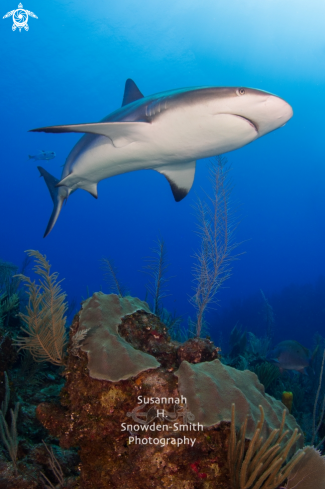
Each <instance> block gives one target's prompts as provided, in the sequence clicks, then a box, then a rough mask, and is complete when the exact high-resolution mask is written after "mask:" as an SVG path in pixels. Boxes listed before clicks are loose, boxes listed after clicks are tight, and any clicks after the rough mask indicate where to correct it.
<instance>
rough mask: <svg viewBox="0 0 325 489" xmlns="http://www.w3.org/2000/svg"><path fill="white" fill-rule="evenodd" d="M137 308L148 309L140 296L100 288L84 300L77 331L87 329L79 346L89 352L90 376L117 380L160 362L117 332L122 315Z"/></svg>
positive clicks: (130, 312) (148, 310)
mask: <svg viewBox="0 0 325 489" xmlns="http://www.w3.org/2000/svg"><path fill="white" fill-rule="evenodd" d="M139 310H144V311H146V312H148V313H150V309H149V307H148V304H146V303H145V302H142V301H140V299H137V298H133V297H119V296H117V295H115V294H109V295H106V294H103V293H102V292H97V293H95V294H94V295H93V296H92V297H90V298H89V299H87V300H86V301H85V302H83V304H82V309H81V312H80V316H79V331H80V332H82V331H84V330H88V332H87V335H86V337H85V339H84V340H83V342H82V343H81V350H82V351H84V352H86V353H87V355H88V369H89V375H90V377H92V378H93V379H99V380H109V381H111V382H118V381H120V380H125V379H129V378H130V377H134V376H136V375H138V374H139V373H140V372H142V371H144V370H148V369H152V368H157V367H159V366H160V363H159V362H157V360H156V359H155V358H154V357H153V356H152V355H149V354H148V353H144V352H142V351H140V350H136V349H135V348H133V346H131V345H130V344H129V343H127V342H126V341H125V340H124V338H122V337H121V336H120V335H119V334H118V325H119V324H120V323H121V319H122V318H123V317H124V316H128V315H129V314H133V313H134V312H136V311H139Z"/></svg>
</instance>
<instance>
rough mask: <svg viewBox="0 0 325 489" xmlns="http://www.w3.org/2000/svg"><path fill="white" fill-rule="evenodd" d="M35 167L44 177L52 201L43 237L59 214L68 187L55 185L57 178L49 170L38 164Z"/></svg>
mask: <svg viewBox="0 0 325 489" xmlns="http://www.w3.org/2000/svg"><path fill="white" fill-rule="evenodd" d="M37 168H38V169H39V171H40V174H41V176H42V177H44V180H45V183H46V185H47V188H48V189H49V191H50V194H51V197H52V201H53V211H52V214H51V216H50V219H49V222H48V224H47V227H46V230H45V233H44V236H43V237H44V238H46V236H47V235H48V234H49V233H50V231H52V229H53V227H54V224H55V223H56V221H57V218H58V217H59V215H60V212H61V209H62V205H63V202H64V201H65V200H66V199H67V198H68V195H69V189H68V188H67V187H56V185H57V183H58V182H59V180H58V179H57V178H55V177H53V176H52V175H51V174H50V173H49V172H47V171H46V170H44V168H42V167H41V166H38V167H37Z"/></svg>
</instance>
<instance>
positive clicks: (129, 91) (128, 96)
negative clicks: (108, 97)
mask: <svg viewBox="0 0 325 489" xmlns="http://www.w3.org/2000/svg"><path fill="white" fill-rule="evenodd" d="M141 98H143V95H142V93H141V92H140V90H139V89H138V87H137V86H136V84H135V83H134V81H133V80H131V78H128V79H127V80H126V82H125V89H124V97H123V102H122V107H124V105H128V104H132V102H135V101H136V100H140V99H141Z"/></svg>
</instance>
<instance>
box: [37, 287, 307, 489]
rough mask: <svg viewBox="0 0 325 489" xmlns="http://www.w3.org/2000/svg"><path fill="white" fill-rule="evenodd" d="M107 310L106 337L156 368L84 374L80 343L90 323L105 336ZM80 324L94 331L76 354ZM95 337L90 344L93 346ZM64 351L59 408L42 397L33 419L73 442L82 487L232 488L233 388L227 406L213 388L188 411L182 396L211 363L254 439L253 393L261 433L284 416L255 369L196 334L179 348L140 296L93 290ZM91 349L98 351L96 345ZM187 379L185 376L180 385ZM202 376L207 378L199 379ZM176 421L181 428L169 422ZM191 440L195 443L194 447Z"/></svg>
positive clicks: (290, 422) (64, 443) (65, 443)
mask: <svg viewBox="0 0 325 489" xmlns="http://www.w3.org/2000/svg"><path fill="white" fill-rule="evenodd" d="M125 299H126V300H127V302H125V303H124V300H125ZM123 304H124V306H125V308H126V307H127V308H129V314H127V313H124V315H123V314H122V312H121V307H122V306H121V305H123ZM125 304H127V306H126V305H125ZM141 304H143V309H141ZM104 305H105V308H106V309H105V320H104V316H103V311H104ZM124 306H123V307H124ZM87 311H88V312H87ZM132 311H133V312H132ZM93 314H94V317H93ZM108 317H113V322H114V325H112V326H109V334H112V335H113V334H114V335H115V336H118V337H119V338H120V339H121V340H123V344H124V343H125V344H128V345H129V347H130V348H131V347H132V349H134V350H135V349H136V348H137V351H141V352H143V353H146V354H147V355H148V356H150V357H153V358H155V359H157V360H156V361H157V363H158V366H157V367H155V368H147V369H145V370H143V369H142V370H141V371H139V372H138V373H136V374H133V375H131V374H129V375H128V376H125V377H126V378H123V379H121V380H118V381H114V382H113V381H110V380H103V379H97V378H93V377H92V376H91V375H90V371H89V358H88V355H89V354H88V352H85V351H83V350H84V349H86V348H84V344H87V341H88V338H89V336H88V335H89V334H90V332H91V329H90V328H91V327H92V325H94V326H93V327H94V329H93V332H92V336H93V337H95V336H96V334H97V332H99V333H100V334H102V329H103V325H104V323H105V324H106V322H105V321H106V320H107V318H108ZM118 323H119V324H118ZM97 325H98V326H99V327H96V326H97ZM80 328H81V329H80ZM83 328H86V329H90V331H89V333H88V334H87V336H86V338H85V339H84V340H83V341H81V342H80V343H81V348H80V349H79V350H78V352H77V353H78V354H77V355H76V354H72V349H73V348H74V341H73V338H74V336H75V335H76V334H78V332H80V330H82V329H83ZM93 339H94V338H93ZM120 339H118V340H116V341H120ZM99 344H100V343H99V342H98V343H96V342H94V343H93V345H95V346H96V347H97V346H98V345H99ZM114 344H115V343H111V342H110V341H108V342H106V347H107V349H106V354H107V356H108V358H111V359H114V358H116V356H115V353H114V351H113V350H112V349H113V348H114ZM87 349H88V348H87ZM74 351H75V349H74ZM99 351H100V352H101V351H102V350H101V348H99ZM126 351H127V352H128V351H131V354H130V355H131V357H132V356H133V353H132V350H129V349H126ZM68 352H69V355H68V359H67V364H66V369H65V371H64V376H65V378H66V384H65V386H64V388H63V390H62V392H61V406H59V405H57V404H56V405H54V404H53V403H41V404H40V405H39V406H38V407H37V417H38V419H39V420H40V421H41V423H42V424H43V425H44V426H45V427H46V428H47V429H48V430H49V432H50V434H51V435H52V436H54V437H57V438H59V440H60V446H61V447H62V448H65V449H67V448H71V447H75V446H78V447H79V454H80V458H81V463H80V464H79V470H80V479H79V487H80V488H82V489H84V488H95V487H96V489H102V488H110V487H111V488H119V487H125V488H126V489H138V488H140V487H141V488H142V489H149V488H153V487H155V488H158V489H159V488H161V489H162V488H169V487H170V488H171V487H173V488H184V489H185V488H186V489H200V488H202V489H203V488H204V489H207V488H215V487H218V488H220V489H233V487H232V483H231V481H230V476H229V470H228V462H227V444H228V440H229V433H230V430H229V422H230V419H231V399H232V396H233V394H232V395H230V396H229V397H227V396H225V397H226V398H227V400H226V401H227V402H228V407H227V408H226V407H225V406H220V404H218V403H217V402H216V400H215V398H214V395H215V392H214V390H213V389H211V390H210V394H211V395H210V396H209V395H208V392H207V391H206V389H204V388H203V391H204V392H205V396H206V397H205V398H204V396H203V395H202V393H203V391H202V389H201V390H200V385H198V386H197V388H198V390H199V396H201V395H202V399H201V401H200V402H201V411H200V412H198V413H194V411H195V409H196V406H195V405H194V404H193V402H192V397H191V394H190V395H189V396H188V397H189V398H188V399H187V401H188V402H187V404H185V403H184V398H186V397H187V395H188V394H187V393H186V394H184V392H185V391H184V385H186V382H187V381H189V383H191V382H192V380H193V379H192V377H193V372H199V375H202V373H204V372H207V371H209V369H210V370H211V371H210V379H211V381H212V380H213V381H214V382H215V383H218V382H219V383H220V385H222V388H223V390H224V391H227V392H228V391H232V392H235V391H236V392H237V397H236V402H237V403H238V412H239V414H238V421H240V420H241V419H242V410H243V412H244V416H246V414H251V415H250V416H249V422H248V424H247V426H248V430H247V435H246V438H250V437H251V436H252V434H253V433H254V432H255V430H256V424H257V422H258V420H257V417H256V414H255V410H254V406H253V402H252V400H249V398H248V399H246V397H247V396H248V397H249V396H250V395H257V394H258V395H259V399H261V403H263V406H264V409H265V413H266V416H265V418H266V419H265V426H267V429H266V428H265V433H269V432H270V431H272V430H273V429H274V428H275V427H276V426H278V425H279V424H280V423H281V417H282V411H283V405H282V404H281V403H279V402H278V401H275V400H273V399H271V398H269V396H267V395H265V394H264V389H263V386H262V385H261V384H259V382H258V379H257V377H256V375H255V374H253V373H251V372H240V371H235V369H232V368H231V367H225V366H222V364H221V363H220V361H219V360H218V359H217V357H218V349H217V348H215V347H214V345H213V343H212V342H211V341H210V340H208V339H206V340H203V339H198V338H196V339H192V340H189V341H188V342H186V343H184V344H181V345H180V344H178V343H177V342H173V341H170V339H169V337H168V331H167V328H166V326H165V325H164V324H163V323H161V321H160V320H159V318H158V317H157V316H155V315H153V314H150V312H148V310H146V304H145V303H141V302H140V301H138V300H134V299H132V300H131V298H123V299H122V298H121V297H118V296H105V295H104V294H94V296H93V297H92V298H91V299H88V301H86V302H85V303H84V304H83V308H82V310H81V311H80V313H79V315H77V316H76V317H75V319H74V322H73V324H72V326H71V328H70V342H69V347H68ZM92 354H93V355H96V349H94V350H93V351H92ZM116 361H117V360H116ZM124 361H125V363H126V365H128V363H129V360H128V359H126V358H125V357H124ZM190 362H193V363H190ZM200 362H201V363H200ZM119 368H122V367H121V366H119ZM105 375H106V373H105ZM187 375H189V378H188V377H187ZM184 379H187V380H186V382H185V384H184ZM235 381H236V382H235ZM198 383H199V384H200V383H201V384H202V386H203V385H204V384H205V382H204V381H203V380H202V379H199V380H198ZM211 383H212V384H213V382H211ZM246 384H252V386H249V385H246ZM205 387H206V386H205ZM210 387H211V385H210ZM241 389H243V390H241ZM224 393H225V392H224ZM182 396H183V397H182ZM203 398H204V401H203ZM157 399H158V401H157ZM160 400H162V403H161V404H160ZM193 408H194V411H193V410H192V409H193ZM255 409H256V408H255ZM162 410H163V413H162ZM251 410H252V413H251ZM219 411H220V412H221V415H219V414H218V415H216V416H212V418H211V419H212V421H213V423H210V424H208V426H203V423H201V422H200V416H201V413H202V412H205V413H210V412H212V413H219ZM278 413H280V414H278ZM193 414H194V416H195V419H193ZM196 416H197V417H196ZM287 418H288V419H287V420H286V428H288V429H289V430H290V432H295V429H296V432H298V430H299V427H297V425H296V423H295V421H294V418H292V417H291V416H290V415H288V416H287ZM188 420H190V421H191V424H188V423H187V421H188ZM279 420H280V421H279ZM174 423H177V425H178V426H181V427H183V429H180V428H179V429H175V425H174ZM200 423H201V424H200ZM163 426H165V428H162V427H163ZM154 440H155V441H154ZM192 440H195V441H194V442H193V446H191V444H192ZM298 446H299V444H298ZM94 481H96V482H95V483H94ZM94 484H95V485H94Z"/></svg>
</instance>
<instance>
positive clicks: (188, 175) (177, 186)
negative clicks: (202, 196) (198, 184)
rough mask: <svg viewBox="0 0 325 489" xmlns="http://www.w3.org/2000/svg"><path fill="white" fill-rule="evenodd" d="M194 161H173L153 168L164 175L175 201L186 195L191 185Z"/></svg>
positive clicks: (193, 174)
mask: <svg viewBox="0 0 325 489" xmlns="http://www.w3.org/2000/svg"><path fill="white" fill-rule="evenodd" d="M195 167H196V161H188V162H186V163H174V164H171V165H164V166H160V167H158V168H155V170H156V171H158V172H159V173H161V174H162V175H165V177H166V178H167V180H168V182H169V185H170V188H171V190H172V192H173V195H174V199H175V200H176V202H179V201H180V200H182V199H184V197H186V196H187V194H188V193H189V191H190V190H191V187H192V185H193V181H194V176H195Z"/></svg>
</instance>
